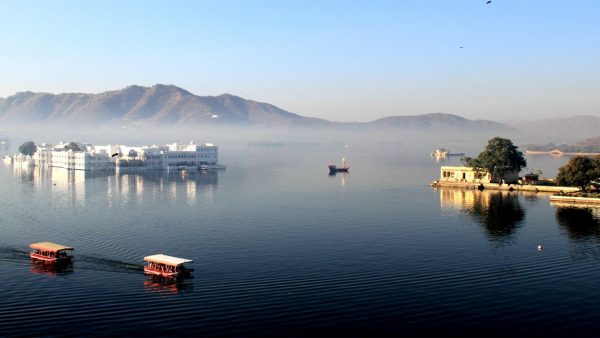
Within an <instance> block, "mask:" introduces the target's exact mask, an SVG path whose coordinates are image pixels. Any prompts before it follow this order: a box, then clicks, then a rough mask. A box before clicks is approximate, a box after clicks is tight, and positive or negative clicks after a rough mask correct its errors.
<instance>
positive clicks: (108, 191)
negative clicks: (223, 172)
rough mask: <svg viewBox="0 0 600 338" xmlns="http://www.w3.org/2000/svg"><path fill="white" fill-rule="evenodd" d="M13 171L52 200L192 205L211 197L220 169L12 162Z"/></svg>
mask: <svg viewBox="0 0 600 338" xmlns="http://www.w3.org/2000/svg"><path fill="white" fill-rule="evenodd" d="M12 170H13V174H14V176H15V177H16V178H17V179H18V180H19V181H21V182H27V183H30V184H31V185H32V186H33V187H34V188H35V189H38V190H40V191H49V192H51V193H52V195H53V202H54V203H61V204H67V205H86V204H95V203H97V202H98V199H99V198H102V197H106V199H107V201H108V203H109V206H111V205H112V204H113V203H126V204H130V203H137V204H142V203H143V202H164V201H165V200H168V202H169V203H176V204H178V203H186V204H188V205H195V204H196V203H198V201H199V200H212V198H213V194H214V191H215V190H216V187H217V185H218V183H219V171H217V170H208V171H197V172H196V171H192V172H183V173H182V172H181V171H165V170H156V171H147V172H139V173H120V174H117V173H115V172H111V171H83V170H67V169H63V168H41V167H21V166H17V165H13V168H12Z"/></svg>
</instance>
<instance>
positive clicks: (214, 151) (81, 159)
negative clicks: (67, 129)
mask: <svg viewBox="0 0 600 338" xmlns="http://www.w3.org/2000/svg"><path fill="white" fill-rule="evenodd" d="M19 151H20V153H19V154H15V155H12V156H5V157H4V162H5V163H13V164H15V165H21V166H26V167H32V166H37V167H53V168H64V169H67V170H85V171H96V170H114V171H117V172H120V171H144V170H208V169H224V168H225V166H224V165H222V164H219V148H218V146H216V145H214V144H212V143H203V144H195V143H194V142H190V143H187V144H186V143H179V142H175V143H172V144H167V145H163V146H157V145H146V146H128V145H121V144H115V145H111V144H109V145H92V144H84V143H77V142H69V143H64V142H60V143H58V144H47V143H42V144H39V145H36V144H34V143H33V142H31V141H29V142H25V143H23V145H21V147H19Z"/></svg>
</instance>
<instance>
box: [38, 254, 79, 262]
mask: <svg viewBox="0 0 600 338" xmlns="http://www.w3.org/2000/svg"><path fill="white" fill-rule="evenodd" d="M29 257H31V258H32V259H37V260H39V261H43V262H48V263H58V262H68V261H70V260H71V257H70V256H67V257H48V256H44V255H40V254H37V253H35V252H30V253H29Z"/></svg>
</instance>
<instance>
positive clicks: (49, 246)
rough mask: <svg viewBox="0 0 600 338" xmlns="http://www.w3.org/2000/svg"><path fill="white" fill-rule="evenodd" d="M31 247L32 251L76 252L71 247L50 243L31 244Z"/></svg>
mask: <svg viewBox="0 0 600 338" xmlns="http://www.w3.org/2000/svg"><path fill="white" fill-rule="evenodd" d="M29 247H30V248H32V249H37V250H43V251H62V250H74V249H73V248H72V247H70V246H64V245H61V244H56V243H50V242H40V243H33V244H30V245H29Z"/></svg>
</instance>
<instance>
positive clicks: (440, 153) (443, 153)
mask: <svg viewBox="0 0 600 338" xmlns="http://www.w3.org/2000/svg"><path fill="white" fill-rule="evenodd" d="M447 156H465V153H451V152H450V150H448V149H444V148H438V149H436V150H434V151H432V152H431V157H436V158H445V157H447Z"/></svg>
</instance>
